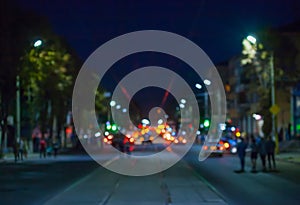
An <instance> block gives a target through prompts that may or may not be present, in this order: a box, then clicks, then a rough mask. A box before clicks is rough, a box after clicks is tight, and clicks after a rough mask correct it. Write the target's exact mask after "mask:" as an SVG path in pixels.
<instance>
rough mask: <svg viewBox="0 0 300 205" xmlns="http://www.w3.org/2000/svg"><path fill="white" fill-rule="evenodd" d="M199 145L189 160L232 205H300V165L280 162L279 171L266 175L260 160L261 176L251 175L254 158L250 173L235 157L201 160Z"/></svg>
mask: <svg viewBox="0 0 300 205" xmlns="http://www.w3.org/2000/svg"><path fill="white" fill-rule="evenodd" d="M199 148H200V147H199V146H195V147H193V149H191V151H190V152H189V153H188V154H187V155H186V157H185V160H186V161H187V162H188V163H189V164H190V165H191V166H192V167H193V169H195V170H196V171H197V173H198V174H199V175H201V177H203V178H204V179H205V180H206V181H207V182H209V184H211V186H213V187H214V188H215V189H216V190H217V191H218V192H219V193H220V194H221V195H222V196H223V197H224V199H225V201H226V202H228V203H229V204H272V205H276V204H289V205H292V204H299V201H300V194H299V191H300V165H299V164H293V163H289V162H282V161H277V169H278V171H277V172H262V171H260V170H262V168H261V161H260V160H259V159H258V161H257V166H258V170H259V172H258V173H251V172H250V170H251V165H250V158H249V156H247V158H246V172H245V173H240V174H237V173H235V172H234V170H238V169H239V168H240V164H239V159H238V157H237V156H235V155H230V154H227V155H224V156H223V157H221V158H220V157H210V158H208V159H207V160H205V161H203V162H199V161H198V160H197V154H198V151H199Z"/></svg>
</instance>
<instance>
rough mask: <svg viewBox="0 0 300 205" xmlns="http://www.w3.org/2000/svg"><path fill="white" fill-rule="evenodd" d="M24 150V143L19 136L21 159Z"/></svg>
mask: <svg viewBox="0 0 300 205" xmlns="http://www.w3.org/2000/svg"><path fill="white" fill-rule="evenodd" d="M24 151H25V143H24V140H23V139H22V138H20V141H19V157H20V159H21V161H23V156H24Z"/></svg>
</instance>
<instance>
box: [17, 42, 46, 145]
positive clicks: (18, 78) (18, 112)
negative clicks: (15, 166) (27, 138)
mask: <svg viewBox="0 0 300 205" xmlns="http://www.w3.org/2000/svg"><path fill="white" fill-rule="evenodd" d="M42 44H43V41H42V40H40V39H39V40H36V41H35V42H34V43H33V47H35V48H38V47H40V46H41V45H42ZM16 88H17V90H16V129H17V133H16V134H17V140H18V141H19V140H20V137H21V93H20V89H21V88H20V76H19V74H17V76H16Z"/></svg>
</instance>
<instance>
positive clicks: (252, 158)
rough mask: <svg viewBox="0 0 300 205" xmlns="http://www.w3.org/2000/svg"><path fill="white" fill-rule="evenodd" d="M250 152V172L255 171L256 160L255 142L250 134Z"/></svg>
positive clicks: (256, 149)
mask: <svg viewBox="0 0 300 205" xmlns="http://www.w3.org/2000/svg"><path fill="white" fill-rule="evenodd" d="M250 148H251V154H250V159H251V164H252V169H251V172H252V173H256V172H257V171H256V160H257V151H258V148H257V144H256V139H255V137H254V136H253V135H251V145H250Z"/></svg>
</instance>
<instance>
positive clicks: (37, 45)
mask: <svg viewBox="0 0 300 205" xmlns="http://www.w3.org/2000/svg"><path fill="white" fill-rule="evenodd" d="M42 44H43V41H42V40H40V39H38V40H36V41H35V42H34V44H33V46H34V47H35V48H37V47H40V46H41V45H42Z"/></svg>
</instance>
